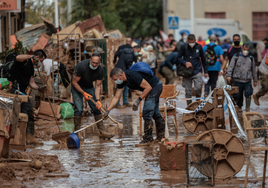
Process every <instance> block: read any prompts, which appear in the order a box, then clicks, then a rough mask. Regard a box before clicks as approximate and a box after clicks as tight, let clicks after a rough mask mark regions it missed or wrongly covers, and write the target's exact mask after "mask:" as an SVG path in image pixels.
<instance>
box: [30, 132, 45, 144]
mask: <svg viewBox="0 0 268 188" xmlns="http://www.w3.org/2000/svg"><path fill="white" fill-rule="evenodd" d="M26 144H27V145H31V144H33V145H43V143H42V142H39V141H38V140H37V139H36V138H35V137H34V135H31V134H27V135H26Z"/></svg>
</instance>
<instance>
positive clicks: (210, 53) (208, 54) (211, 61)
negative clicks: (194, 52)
mask: <svg viewBox="0 0 268 188" xmlns="http://www.w3.org/2000/svg"><path fill="white" fill-rule="evenodd" d="M215 46H217V45H213V46H211V45H209V44H208V45H207V50H206V51H205V58H206V60H207V63H208V66H213V65H215V64H216V62H217V55H216V52H215V50H214V47H215Z"/></svg>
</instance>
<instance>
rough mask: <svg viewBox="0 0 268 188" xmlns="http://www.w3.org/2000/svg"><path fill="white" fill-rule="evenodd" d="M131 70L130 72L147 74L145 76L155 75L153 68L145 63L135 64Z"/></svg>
mask: <svg viewBox="0 0 268 188" xmlns="http://www.w3.org/2000/svg"><path fill="white" fill-rule="evenodd" d="M129 69H130V70H133V71H137V72H141V73H145V74H147V75H149V76H153V75H154V73H153V71H152V69H151V67H150V66H149V65H148V64H147V63H144V62H138V63H135V64H134V65H132V66H131V67H130V68H129Z"/></svg>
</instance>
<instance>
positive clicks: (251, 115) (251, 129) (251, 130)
mask: <svg viewBox="0 0 268 188" xmlns="http://www.w3.org/2000/svg"><path fill="white" fill-rule="evenodd" d="M243 119H244V124H245V129H246V131H247V137H248V144H249V149H248V159H247V169H246V176H245V183H244V187H247V183H248V169H249V165H250V156H251V151H265V156H264V167H263V179H262V187H263V188H264V187H265V175H266V163H267V151H268V143H267V130H268V128H267V127H266V122H265V119H264V116H263V115H262V114H260V113H257V112H245V113H243ZM254 138H265V143H264V144H263V145H261V144H258V146H257V147H253V146H252V143H251V140H252V139H254Z"/></svg>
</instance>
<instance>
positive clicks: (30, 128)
mask: <svg viewBox="0 0 268 188" xmlns="http://www.w3.org/2000/svg"><path fill="white" fill-rule="evenodd" d="M26 144H27V145H31V144H33V145H43V143H42V142H39V141H38V140H37V139H36V138H35V137H34V122H32V121H29V122H28V123H27V128H26Z"/></svg>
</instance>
